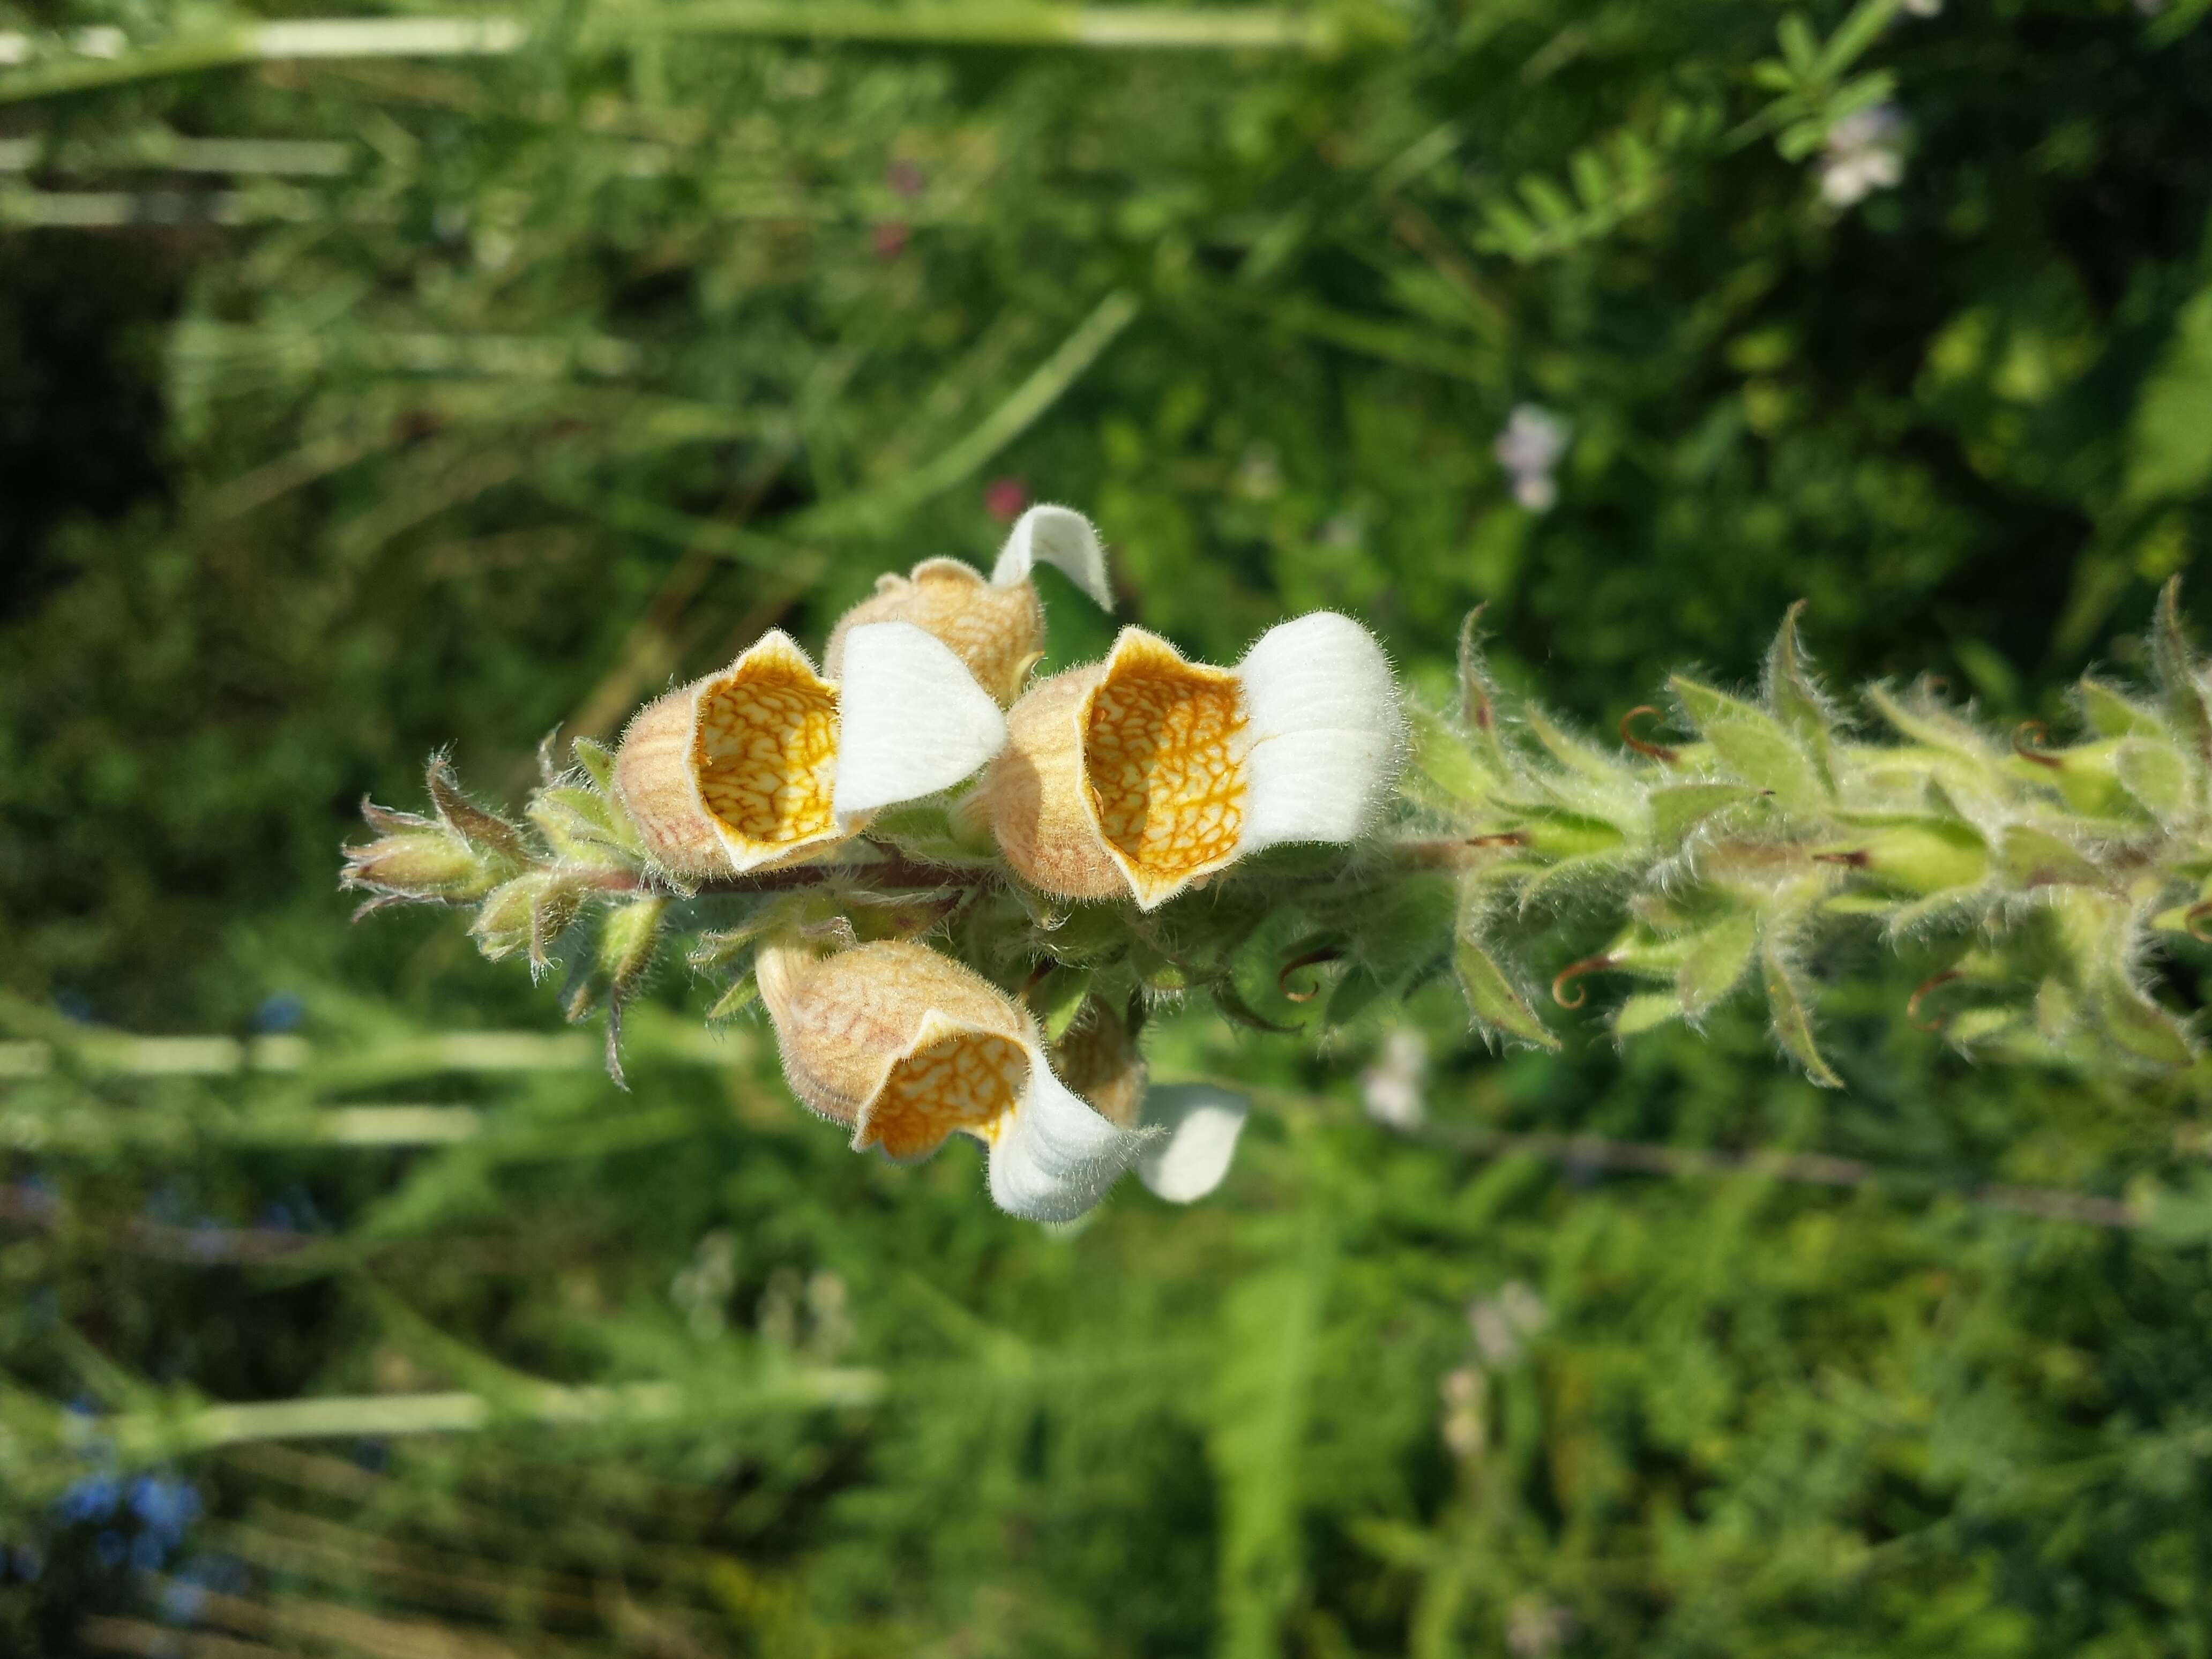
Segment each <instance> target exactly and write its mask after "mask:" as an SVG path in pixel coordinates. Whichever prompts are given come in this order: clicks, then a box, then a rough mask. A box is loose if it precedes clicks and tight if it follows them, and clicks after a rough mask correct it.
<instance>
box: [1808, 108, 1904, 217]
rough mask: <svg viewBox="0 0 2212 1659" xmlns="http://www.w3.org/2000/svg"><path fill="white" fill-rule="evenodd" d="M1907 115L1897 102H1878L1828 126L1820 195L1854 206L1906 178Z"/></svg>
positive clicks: (1821, 168)
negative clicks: (1905, 141) (1905, 143)
mask: <svg viewBox="0 0 2212 1659" xmlns="http://www.w3.org/2000/svg"><path fill="white" fill-rule="evenodd" d="M1904 140H1905V115H1904V112H1902V111H1900V110H1899V108H1898V107H1897V106H1896V105H1895V104H1887V103H1885V104H1875V105H1873V106H1869V108H1866V109H1863V110H1858V111H1856V112H1853V113H1851V114H1850V115H1846V116H1845V117H1844V118H1843V119H1842V120H1840V121H1838V122H1837V123H1836V125H1833V126H1832V127H1830V128H1829V129H1828V140H1827V153H1826V155H1824V156H1822V157H1821V159H1820V194H1821V195H1822V196H1823V197H1826V200H1827V201H1828V203H1829V204H1830V205H1831V206H1834V207H1839V208H1844V207H1850V205H1851V204H1854V203H1856V202H1861V201H1863V200H1865V199H1866V197H1869V195H1871V194H1873V193H1874V192H1875V191H1877V190H1888V189H1890V188H1891V187H1892V186H1893V185H1896V184H1897V183H1898V181H1899V179H1903V178H1904V177H1905V151H1904V148H1903V146H1904Z"/></svg>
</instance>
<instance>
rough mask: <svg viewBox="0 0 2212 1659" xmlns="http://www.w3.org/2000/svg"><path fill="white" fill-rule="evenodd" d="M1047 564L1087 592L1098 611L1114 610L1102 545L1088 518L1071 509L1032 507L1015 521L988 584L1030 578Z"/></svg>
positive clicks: (1005, 584)
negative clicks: (1095, 602) (1033, 570)
mask: <svg viewBox="0 0 2212 1659" xmlns="http://www.w3.org/2000/svg"><path fill="white" fill-rule="evenodd" d="M1041 564H1048V565H1050V566H1052V567H1053V568H1054V569H1056V570H1058V571H1059V572H1060V574H1062V575H1064V576H1066V578H1067V579H1068V580H1070V581H1072V582H1073V583H1074V584H1075V585H1076V586H1078V587H1079V588H1081V589H1082V590H1083V591H1084V592H1085V593H1087V594H1089V595H1090V596H1091V599H1094V600H1095V601H1097V605H1098V608H1099V609H1100V610H1102V611H1111V610H1113V608H1114V590H1113V588H1112V587H1111V586H1109V584H1108V582H1107V580H1106V544H1104V543H1103V542H1102V541H1100V540H1099V539H1098V531H1097V526H1094V525H1093V524H1092V523H1091V520H1088V519H1086V518H1085V517H1084V516H1083V515H1082V514H1081V513H1078V512H1077V511H1076V510H1075V509H1074V508H1073V507H1053V506H1049V505H1047V506H1041V507H1031V508H1030V510H1029V511H1028V512H1026V513H1023V514H1022V516H1021V517H1020V518H1018V519H1017V520H1014V527H1013V529H1012V531H1011V532H1008V534H1007V537H1006V546H1005V547H1003V548H1001V549H1000V550H999V562H998V563H997V564H995V565H994V566H993V567H992V568H991V580H992V581H993V582H994V584H996V585H997V586H1000V587H1007V586H1012V584H1014V583H1016V582H1018V581H1025V580H1028V579H1029V574H1030V570H1031V569H1032V568H1035V567H1036V566H1037V565H1041Z"/></svg>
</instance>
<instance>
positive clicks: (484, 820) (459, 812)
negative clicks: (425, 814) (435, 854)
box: [423, 755, 531, 866]
mask: <svg viewBox="0 0 2212 1659" xmlns="http://www.w3.org/2000/svg"><path fill="white" fill-rule="evenodd" d="M423 782H424V784H425V786H426V787H428V789H429V792H430V799H431V800H432V801H433V802H434V803H435V805H436V806H437V809H438V816H439V817H441V818H442V819H444V820H445V823H446V825H447V828H448V829H452V830H453V833H454V834H455V835H457V836H460V837H461V838H462V839H464V840H465V841H466V842H469V844H470V845H471V846H472V847H477V848H482V849H483V851H485V852H487V853H489V854H493V855H495V856H496V857H499V858H502V859H505V860H507V861H508V862H509V863H510V864H513V865H516V866H523V865H527V864H528V863H529V862H530V861H531V859H530V848H529V845H528V843H527V842H525V841H524V840H523V838H522V831H521V829H520V828H518V827H517V826H516V825H514V824H512V823H508V822H507V820H506V819H505V818H503V817H500V816H499V814H498V813H496V812H488V811H485V810H484V809H483V807H481V806H479V805H477V804H476V803H475V802H474V801H472V800H471V799H469V798H468V797H467V796H466V795H465V794H463V793H461V786H460V783H459V781H458V780H457V779H456V778H455V777H454V776H453V765H452V763H450V762H448V761H447V759H446V757H444V756H443V755H434V756H432V757H430V764H429V766H428V768H427V769H425V771H424V774H423Z"/></svg>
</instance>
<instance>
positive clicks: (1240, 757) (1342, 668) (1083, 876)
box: [975, 611, 1401, 910]
mask: <svg viewBox="0 0 2212 1659" xmlns="http://www.w3.org/2000/svg"><path fill="white" fill-rule="evenodd" d="M1006 726H1007V742H1006V749H1005V750H1004V752H1002V753H1001V754H1000V756H999V757H998V758H997V759H996V760H995V761H994V762H993V763H992V766H991V769H990V770H989V772H988V773H987V774H986V775H985V777H984V781H983V784H982V786H981V788H980V789H979V790H978V792H977V794H976V797H975V799H976V805H977V809H978V810H979V811H981V813H982V814H983V815H984V816H985V817H987V820H988V822H989V823H990V825H991V828H992V830H993V833H994V835H995V836H997V838H998V842H999V848H1000V851H1001V852H1002V853H1004V854H1006V861H1007V862H1008V863H1009V864H1011V865H1012V866H1013V867H1014V869H1015V871H1016V872H1018V873H1019V874H1020V875H1021V877H1022V878H1024V880H1026V881H1028V882H1030V884H1032V885H1034V886H1036V887H1038V888H1040V889H1042V890H1044V891H1045V892H1048V893H1051V894H1054V895H1057V896H1060V897H1063V898H1073V899H1109V898H1121V897H1124V896H1128V897H1133V898H1134V899H1135V900H1136V901H1137V903H1138V906H1139V908H1142V909H1146V910H1149V909H1152V908H1154V907H1156V906H1158V905H1161V904H1164V903H1165V902H1167V901H1168V900H1170V899H1171V898H1173V897H1174V896H1176V894H1177V893H1180V892H1182V890H1184V889H1185V888H1187V887H1188V886H1190V885H1191V884H1194V883H1195V882H1198V881H1201V880H1203V879H1204V878H1206V877H1207V876H1209V875H1211V874H1212V872H1215V871H1217V870H1219V869H1221V868H1223V867H1224V866H1227V865H1230V864H1232V863H1234V862H1235V861H1236V860H1238V859H1240V858H1243V856H1245V855H1246V854H1249V853H1254V852H1257V851H1259V850H1261V848H1267V847H1273V846H1276V845H1278V844H1279V843H1282V842H1301V841H1309V842H1348V841H1352V840H1354V839H1356V838H1357V837H1358V836H1359V835H1360V833H1361V832H1362V831H1363V830H1364V829H1365V828H1366V827H1367V825H1368V823H1370V821H1371V820H1372V818H1373V817H1374V815H1375V812H1376V808H1377V807H1378V806H1379V805H1381V803H1382V800H1383V796H1384V794H1385V793H1387V791H1388V790H1389V786H1390V782H1391V779H1392V776H1393V775H1394V773H1395V768H1396V764H1397V758H1398V751H1399V749H1400V746H1401V744H1400V726H1399V718H1398V700H1397V690H1396V687H1395V683H1394V682H1393V680H1392V678H1391V675H1390V665H1389V659H1387V658H1385V657H1384V656H1383V648H1382V647H1380V646H1378V645H1377V644H1376V642H1375V641H1374V639H1373V638H1372V637H1371V636H1370V635H1369V634H1368V633H1367V631H1366V629H1363V628H1361V627H1360V626H1359V624H1358V623H1355V622H1353V621H1352V619H1351V618H1350V617H1341V616H1338V615H1336V614H1335V613H1334V612H1333V611H1316V613H1314V614H1313V615H1311V616H1308V617H1298V618H1297V619H1296V620H1295V621H1292V622H1287V623H1282V624H1280V625H1279V626H1278V627H1275V628H1272V629H1268V630H1267V633H1266V634H1264V635H1261V638H1260V641H1259V642H1258V643H1257V644H1256V645H1255V646H1254V647H1252V649H1251V650H1250V651H1249V652H1248V653H1246V654H1245V657H1244V659H1243V661H1242V662H1241V663H1239V664H1238V665H1237V666H1236V667H1235V668H1233V669H1231V668H1212V667H1208V666H1206V665H1205V664H1202V663H1193V662H1187V661H1185V660H1184V659H1183V658H1182V655H1181V654H1180V653H1177V652H1176V648H1175V647H1173V646H1171V645H1170V644H1169V643H1168V642H1167V641H1165V640H1164V639H1161V638H1160V637H1159V636H1158V635H1156V634H1148V633H1146V631H1145V630H1144V629H1141V628H1127V629H1122V631H1121V638H1120V639H1118V640H1117V641H1115V644H1114V649H1113V651H1112V653H1110V654H1109V656H1108V657H1107V659H1106V660H1105V661H1104V662H1103V663H1096V664H1092V665H1090V666H1088V667H1084V668H1072V669H1069V670H1068V671H1066V672H1065V673H1061V674H1055V675H1054V676H1053V677H1052V678H1050V679H1048V680H1045V681H1043V682H1042V684H1038V685H1036V686H1034V687H1032V688H1031V689H1030V690H1029V691H1028V692H1027V693H1026V694H1025V695H1024V696H1023V697H1022V699H1021V701H1020V702H1018V703H1016V704H1015V705H1014V707H1013V708H1012V712H1011V713H1009V714H1008V715H1007V717H1006Z"/></svg>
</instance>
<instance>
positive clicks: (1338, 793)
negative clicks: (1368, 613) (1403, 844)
mask: <svg viewBox="0 0 2212 1659" xmlns="http://www.w3.org/2000/svg"><path fill="white" fill-rule="evenodd" d="M1237 676H1238V678H1240V679H1242V680H1243V685H1244V709H1245V715H1246V718H1247V719H1248V720H1249V722H1250V724H1249V726H1248V727H1247V732H1248V733H1249V738H1250V741H1251V745H1252V747H1251V754H1250V758H1249V761H1248V762H1247V766H1248V767H1249V777H1250V780H1251V785H1250V787H1251V795H1250V803H1249V807H1248V808H1247V811H1246V814H1245V819H1244V834H1243V840H1242V842H1241V843H1240V844H1239V847H1238V849H1237V850H1238V852H1239V853H1240V854H1241V853H1251V852H1257V851H1259V850H1260V849H1261V848H1265V847H1273V846H1276V845H1279V844H1280V843H1281V842H1297V841H1327V842H1347V841H1355V840H1357V839H1358V836H1359V835H1360V833H1361V832H1362V831H1363V830H1364V829H1366V827H1367V825H1368V823H1370V821H1371V820H1372V818H1373V817H1374V815H1375V813H1376V810H1377V809H1378V808H1379V807H1380V806H1381V805H1382V803H1383V796H1384V795H1385V794H1386V793H1388V791H1389V787H1390V784H1391V782H1392V781H1393V780H1394V779H1395V776H1396V775H1397V769H1398V760H1399V755H1400V752H1401V749H1402V748H1403V745H1404V738H1403V727H1402V726H1401V722H1400V720H1399V716H1398V690H1397V682H1396V681H1395V679H1394V678H1392V676H1391V673H1390V659H1389V658H1388V657H1386V656H1384V655H1383V647H1381V646H1379V645H1377V644H1376V642H1375V638H1374V636H1373V635H1370V633H1368V631H1367V630H1366V629H1364V628H1362V627H1361V626H1360V625H1359V624H1358V623H1356V622H1354V621H1352V618H1351V617H1346V616H1340V615H1339V614H1338V613H1337V612H1335V611H1315V612H1314V613H1313V614H1312V615H1311V616H1307V617H1297V618H1296V619H1295V620H1293V621H1291V622H1286V623H1281V624H1279V626H1277V627H1274V628H1271V629H1268V630H1267V632H1266V633H1265V634H1263V635H1261V636H1260V639H1259V642H1258V643H1257V644H1255V645H1254V646H1253V647H1252V648H1251V650H1250V651H1249V652H1247V653H1245V656H1244V660H1243V662H1242V663H1240V664H1238V665H1237Z"/></svg>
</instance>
